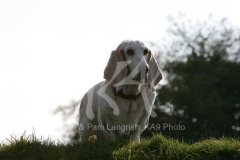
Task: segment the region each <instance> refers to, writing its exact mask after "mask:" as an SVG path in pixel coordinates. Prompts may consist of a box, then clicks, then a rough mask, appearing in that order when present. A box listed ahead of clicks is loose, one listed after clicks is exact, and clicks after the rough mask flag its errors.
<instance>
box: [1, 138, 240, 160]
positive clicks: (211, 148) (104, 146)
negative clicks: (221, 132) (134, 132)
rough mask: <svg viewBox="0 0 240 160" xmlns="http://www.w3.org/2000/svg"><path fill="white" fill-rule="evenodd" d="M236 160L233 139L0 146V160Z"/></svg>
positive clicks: (238, 152) (238, 144) (239, 150)
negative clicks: (190, 141) (191, 142)
mask: <svg viewBox="0 0 240 160" xmlns="http://www.w3.org/2000/svg"><path fill="white" fill-rule="evenodd" d="M239 158H240V141H239V139H233V138H224V137H223V138H221V139H215V138H211V139H206V140H203V141H201V142H196V143H193V144H188V143H185V142H183V141H182V142H180V141H178V140H173V139H169V138H166V137H164V136H162V135H154V136H153V137H152V138H151V139H143V140H142V141H141V142H140V143H136V142H118V143H114V142H112V141H102V140H90V141H89V142H85V143H79V142H76V143H67V144H63V143H61V142H54V141H52V140H50V139H43V138H42V139H37V138H36V136H35V134H32V135H30V136H26V135H25V134H23V135H22V136H21V137H20V138H19V139H17V138H14V137H11V138H10V139H9V140H8V144H1V145H0V159H1V160H18V159H19V160H22V159H26V160H35V159H38V160H41V159H42V160H45V159H46V160H56V159H59V160H77V159H129V160H130V159H164V160H168V159H169V160H182V159H186V160H193V159H194V160H196V159H199V160H201V159H204V160H211V159H228V160H237V159H239Z"/></svg>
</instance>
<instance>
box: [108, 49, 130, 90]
mask: <svg viewBox="0 0 240 160" xmlns="http://www.w3.org/2000/svg"><path fill="white" fill-rule="evenodd" d="M126 66H127V63H126V62H125V61H124V58H123V50H122V49H116V50H114V51H112V53H111V56H110V58H109V60H108V63H107V66H106V68H105V70H104V78H105V79H106V80H107V81H109V82H110V84H111V85H113V86H114V85H115V84H117V83H118V82H120V81H121V80H123V79H124V78H125V77H126V76H127V67H126Z"/></svg>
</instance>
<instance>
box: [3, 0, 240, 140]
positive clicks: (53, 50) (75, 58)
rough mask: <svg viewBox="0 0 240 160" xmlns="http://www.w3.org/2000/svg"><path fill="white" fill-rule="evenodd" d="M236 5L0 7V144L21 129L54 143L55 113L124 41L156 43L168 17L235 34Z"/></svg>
mask: <svg viewBox="0 0 240 160" xmlns="http://www.w3.org/2000/svg"><path fill="white" fill-rule="evenodd" d="M239 6H240V1H238V0H235V1H234V0H212V1H209V0H194V1H193V0H165V1H164V0H155V1H153V0H146V1H141V0H119V1H114V0H95V1H94V0H89V1H81V0H0V141H1V140H3V139H5V138H9V137H10V135H11V134H15V135H17V136H19V135H21V134H22V133H23V132H24V131H25V130H27V132H28V133H31V132H32V130H33V128H34V129H35V132H36V134H37V135H38V136H39V137H40V136H44V137H48V136H50V137H52V138H53V139H61V134H62V132H61V130H59V128H61V125H62V123H61V122H62V121H61V119H60V117H59V116H53V115H52V111H53V110H54V109H55V108H56V107H57V106H58V105H63V104H68V103H69V102H70V101H71V100H73V99H75V100H76V99H80V98H81V97H82V96H83V94H84V93H85V92H86V91H87V90H88V89H89V88H90V87H92V86H93V85H94V84H96V83H98V82H99V81H102V80H103V70H104V68H105V66H106V63H107V61H108V58H109V56H110V53H111V51H112V50H114V49H115V48H116V47H117V45H118V44H119V43H120V42H121V41H123V40H125V39H134V40H141V41H146V42H147V41H152V42H159V41H160V40H161V39H162V38H163V36H164V35H165V34H166V29H167V27H168V25H169V23H168V21H167V17H168V16H177V15H178V13H179V12H180V13H182V14H184V15H185V16H186V17H187V18H189V19H192V20H200V21H203V20H205V19H207V18H208V16H209V15H210V14H211V15H213V18H214V19H216V20H219V19H221V18H228V19H229V21H230V22H231V23H232V24H233V25H235V26H238V27H240V20H239V16H240V9H239Z"/></svg>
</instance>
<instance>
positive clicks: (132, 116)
mask: <svg viewBox="0 0 240 160" xmlns="http://www.w3.org/2000/svg"><path fill="white" fill-rule="evenodd" d="M104 78H105V81H103V82H100V83H98V84H96V85H95V86H94V87H92V88H91V89H90V90H89V91H88V92H87V93H86V94H85V95H84V97H83V99H82V101H81V105H80V118H79V134H80V140H81V141H84V140H87V139H88V138H89V136H91V135H97V137H98V138H99V137H104V138H111V139H113V140H117V139H121V138H130V137H131V139H132V140H134V141H138V142H139V141H140V134H141V133H142V132H143V130H144V129H145V128H146V127H147V124H148V120H149V116H150V114H151V111H152V105H153V103H154V101H155V96H156V90H155V87H156V85H157V84H158V83H159V81H160V80H161V79H162V74H161V72H160V69H159V67H158V65H157V63H156V60H155V58H154V56H153V54H152V53H151V51H150V50H149V49H148V48H147V47H146V46H145V45H144V44H143V43H142V42H139V41H123V42H122V43H121V44H120V45H119V46H118V47H117V49H116V50H114V51H112V53H111V56H110V58H109V61H108V64H107V66H106V68H105V71H104ZM121 90H122V93H123V94H124V96H125V97H123V96H118V94H117V93H116V92H118V91H121ZM128 96H129V97H134V96H135V99H131V98H130V99H129V98H126V97H128Z"/></svg>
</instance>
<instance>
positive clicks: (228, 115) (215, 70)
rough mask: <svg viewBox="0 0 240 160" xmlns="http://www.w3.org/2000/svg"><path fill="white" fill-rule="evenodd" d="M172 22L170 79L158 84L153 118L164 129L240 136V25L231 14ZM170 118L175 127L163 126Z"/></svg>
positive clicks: (190, 135) (197, 135)
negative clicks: (233, 23) (232, 21)
mask: <svg viewBox="0 0 240 160" xmlns="http://www.w3.org/2000/svg"><path fill="white" fill-rule="evenodd" d="M172 24H173V25H172V27H171V28H170V29H169V31H170V37H172V39H173V40H172V45H170V47H167V49H166V50H165V53H167V54H168V56H167V59H166V63H165V65H164V67H163V71H164V72H165V73H166V77H165V78H166V81H167V83H166V84H165V85H162V86H161V87H160V89H159V90H158V95H157V97H156V101H155V105H156V107H157V109H156V110H155V111H156V112H157V114H158V117H157V118H151V119H150V124H162V129H161V132H162V133H163V134H165V135H168V136H170V137H176V138H184V139H188V140H199V139H201V138H202V137H221V136H223V135H225V136H236V135H238V136H239V135H240V134H239V131H240V124H239V122H240V121H239V118H240V32H239V30H238V29H235V28H233V27H232V26H231V25H229V23H228V22H227V21H226V20H222V21H221V22H220V23H219V22H214V21H213V20H211V19H209V20H208V21H206V22H205V23H197V24H195V25H191V23H189V25H188V26H186V23H182V24H181V23H180V22H179V21H178V22H177V23H176V22H174V21H172ZM162 52H163V53H164V51H162ZM166 123H167V124H169V125H172V128H169V127H165V128H163V124H166ZM179 124H181V125H184V126H185V129H184V130H181V128H179V126H178V125H179ZM174 125H176V126H175V129H176V130H174V128H173V126H174ZM177 126H178V127H177ZM143 133H144V132H143ZM145 135H150V131H148V132H145Z"/></svg>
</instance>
